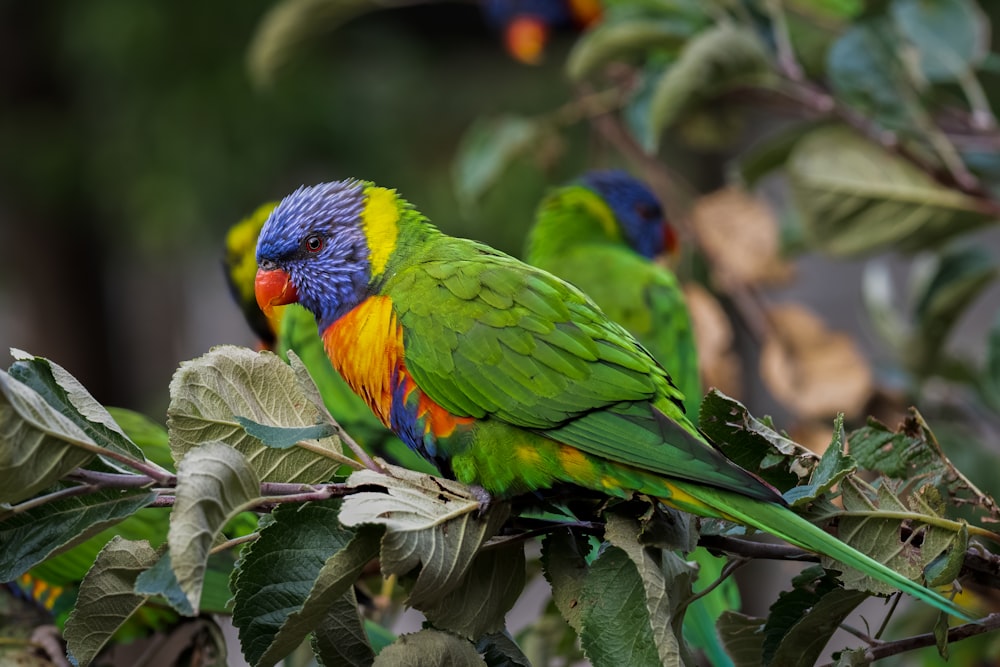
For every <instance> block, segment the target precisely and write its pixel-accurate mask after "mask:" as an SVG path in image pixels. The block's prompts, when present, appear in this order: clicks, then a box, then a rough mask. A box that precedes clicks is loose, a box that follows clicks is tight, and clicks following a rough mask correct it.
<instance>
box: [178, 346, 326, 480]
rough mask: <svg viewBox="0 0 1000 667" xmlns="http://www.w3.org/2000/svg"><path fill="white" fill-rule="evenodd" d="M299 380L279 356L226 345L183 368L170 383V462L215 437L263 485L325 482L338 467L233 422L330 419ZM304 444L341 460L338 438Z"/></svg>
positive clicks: (285, 423)
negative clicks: (246, 464)
mask: <svg viewBox="0 0 1000 667" xmlns="http://www.w3.org/2000/svg"><path fill="white" fill-rule="evenodd" d="M292 363H295V361H294V360H292ZM303 382H304V377H303V376H301V375H298V374H296V372H295V370H294V369H293V368H292V367H291V366H289V365H288V364H286V363H285V362H283V361H282V360H281V359H280V358H279V357H278V356H277V355H275V354H272V353H270V352H259V353H258V352H254V351H252V350H249V349H246V348H242V347H235V346H232V345H223V346H220V347H216V348H213V349H212V350H211V351H210V352H209V353H208V354H205V355H203V356H201V357H199V358H197V359H194V360H192V361H186V362H184V363H182V364H181V366H180V368H179V369H178V370H177V372H176V373H174V377H173V379H172V380H171V382H170V407H169V408H168V410H167V415H168V418H167V428H168V430H169V432H170V446H171V448H172V450H173V454H174V459H175V460H180V459H182V458H183V457H184V456H185V455H186V454H187V452H188V451H189V450H191V449H192V448H193V447H197V446H198V445H200V444H201V443H203V442H208V441H210V440H218V441H221V442H224V443H227V444H229V445H231V446H232V447H234V448H235V449H237V450H238V451H240V452H241V453H242V454H243V455H244V456H245V457H246V459H247V460H248V461H250V465H251V466H252V467H253V470H254V471H255V473H256V475H257V477H258V478H259V479H260V480H261V481H264V482H302V483H304V484H312V483H316V482H321V481H325V480H327V479H329V478H330V477H331V476H332V475H333V474H334V472H335V471H336V470H337V468H338V467H339V463H338V462H337V461H336V460H334V459H332V458H329V457H327V456H324V455H322V454H320V453H317V452H316V451H308V450H306V449H303V448H302V447H292V448H290V449H273V448H271V447H268V446H266V445H265V444H264V443H262V442H261V441H260V440H259V439H258V438H255V437H253V436H252V435H249V434H248V433H247V432H246V431H245V430H244V428H243V427H242V426H241V425H240V423H239V421H237V419H236V418H237V417H245V418H247V419H249V420H252V421H254V422H256V423H258V424H264V425H268V426H277V427H281V428H302V427H312V426H315V425H316V424H320V423H326V422H330V421H331V418H330V416H329V414H328V413H327V412H326V408H325V407H323V406H322V405H321V404H319V405H317V404H316V403H315V402H314V401H313V400H312V399H313V398H314V397H315V396H316V395H317V392H316V390H315V387H310V386H309V385H306V384H303ZM309 444H310V445H312V447H313V448H315V449H316V450H320V451H328V452H330V454H331V455H335V456H339V455H341V447H340V441H339V440H338V439H337V438H332V437H331V438H323V439H320V440H315V441H310V443H309Z"/></svg>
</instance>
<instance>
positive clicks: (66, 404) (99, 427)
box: [9, 350, 146, 472]
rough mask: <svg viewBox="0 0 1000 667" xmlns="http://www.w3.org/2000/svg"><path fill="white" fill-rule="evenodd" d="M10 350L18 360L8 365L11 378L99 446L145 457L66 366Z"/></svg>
mask: <svg viewBox="0 0 1000 667" xmlns="http://www.w3.org/2000/svg"><path fill="white" fill-rule="evenodd" d="M11 353H12V354H13V355H14V358H15V359H17V361H16V362H15V363H14V364H12V365H11V367H10V371H9V372H10V375H11V377H13V378H14V379H15V380H18V381H19V382H22V383H24V384H25V385H27V386H29V387H31V388H32V389H34V390H35V391H37V392H38V394H39V396H41V397H42V398H44V399H45V401H46V402H47V403H48V404H49V405H51V406H52V407H53V408H55V409H56V410H58V411H59V412H60V413H62V414H63V415H64V416H65V417H67V418H69V419H70V420H71V421H72V422H73V423H75V424H76V425H77V426H79V427H80V428H81V429H83V432H84V433H86V434H87V435H88V436H89V437H90V439H91V440H92V441H93V442H94V443H96V444H97V445H98V446H99V447H102V448H103V449H107V450H111V451H113V452H117V453H119V454H123V455H125V456H128V457H130V458H133V459H138V460H140V461H143V460H145V458H146V457H145V456H144V455H143V453H142V450H140V449H139V448H138V447H137V446H136V445H135V443H134V442H132V441H131V440H129V438H128V436H127V435H125V432H124V431H122V429H121V427H120V426H119V425H118V423H117V422H116V421H115V420H114V418H113V417H112V416H111V415H110V414H109V413H108V411H107V409H106V408H105V407H104V406H103V405H101V404H100V403H98V402H97V400H96V399H94V397H93V396H91V395H90V392H88V391H87V390H86V388H84V386H83V385H82V384H80V381H79V380H77V379H76V378H75V377H73V376H72V375H70V374H69V373H68V372H67V371H66V369H64V368H63V367H62V366H60V365H59V364H56V363H53V362H51V361H49V360H48V359H46V358H44V357H36V356H34V355H31V354H28V353H27V352H22V351H21V350H11ZM102 458H104V462H105V463H106V464H108V465H109V466H111V467H112V468H114V469H116V470H119V471H121V472H133V471H132V469H131V468H129V467H127V466H124V465H123V464H122V463H121V462H119V461H116V460H115V459H112V458H107V457H102Z"/></svg>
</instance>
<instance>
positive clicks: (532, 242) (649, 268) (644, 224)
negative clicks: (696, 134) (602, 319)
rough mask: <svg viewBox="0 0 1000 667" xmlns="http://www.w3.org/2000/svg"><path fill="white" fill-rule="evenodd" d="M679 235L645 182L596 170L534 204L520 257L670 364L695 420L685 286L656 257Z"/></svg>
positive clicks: (696, 396)
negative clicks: (556, 279)
mask: <svg viewBox="0 0 1000 667" xmlns="http://www.w3.org/2000/svg"><path fill="white" fill-rule="evenodd" d="M676 245H677V236H676V234H675V233H674V230H673V228H672V227H671V226H670V224H669V223H668V222H667V221H666V220H665V219H664V217H663V209H662V207H661V206H660V202H659V200H657V198H656V195H654V194H653V193H652V192H651V191H650V190H649V188H648V187H646V185H645V184H643V183H642V182H640V181H638V180H636V179H635V178H633V177H632V176H630V175H629V174H627V173H626V172H624V171H621V170H617V169H616V170H609V171H593V172H589V173H587V174H585V175H584V176H583V177H582V178H580V179H579V181H577V182H576V183H574V184H572V185H567V186H564V187H561V188H557V189H556V190H554V191H553V192H552V193H551V194H549V195H548V196H547V197H546V198H545V199H544V200H543V201H542V203H541V205H539V207H538V213H537V215H536V218H535V225H534V226H533V227H532V229H531V231H530V232H529V234H528V243H527V248H526V251H525V261H527V262H528V263H529V264H533V265H535V266H537V267H538V268H540V269H545V270H546V271H548V272H550V273H554V274H555V275H557V276H559V277H560V278H562V279H563V280H566V281H569V282H570V283H572V284H573V285H575V286H576V287H578V288H580V289H581V290H582V291H583V292H584V293H585V294H587V295H588V296H589V297H590V298H592V299H593V300H594V302H595V303H596V304H597V305H598V307H600V308H601V310H603V311H604V314H605V315H607V316H608V317H610V318H611V319H612V320H614V321H615V322H617V323H618V324H621V325H622V326H623V327H625V328H626V329H628V331H629V333H631V334H632V335H633V336H635V338H636V339H637V340H638V341H639V342H640V343H642V345H643V347H645V348H646V350H648V351H649V353H650V354H652V355H653V358H654V359H656V360H657V361H659V362H660V363H661V364H662V365H663V367H664V368H667V369H669V370H670V378H671V380H672V381H673V383H674V385H676V386H677V388H678V389H680V392H681V393H682V394H683V395H684V408H685V410H686V412H687V418H688V420H689V421H691V422H693V423H698V406H699V404H700V403H701V398H702V391H701V379H700V378H699V375H698V354H697V349H696V346H695V341H694V334H693V333H692V330H691V317H690V315H688V310H687V304H686V303H685V302H684V292H683V291H682V290H681V286H680V283H679V282H678V280H677V277H676V276H675V275H674V274H673V273H672V272H671V271H670V270H669V269H667V268H666V267H664V266H662V265H660V264H657V263H655V262H653V261H652V260H653V258H654V257H656V256H658V255H661V254H663V253H671V252H673V251H674V250H675V249H676Z"/></svg>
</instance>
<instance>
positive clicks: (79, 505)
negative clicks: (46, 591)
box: [0, 489, 156, 581]
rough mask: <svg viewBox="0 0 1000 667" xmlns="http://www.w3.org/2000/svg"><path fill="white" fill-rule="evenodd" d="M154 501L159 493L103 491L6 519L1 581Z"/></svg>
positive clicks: (0, 537)
mask: <svg viewBox="0 0 1000 667" xmlns="http://www.w3.org/2000/svg"><path fill="white" fill-rule="evenodd" d="M155 499H156V494H155V493H152V492H150V491H143V490H132V491H119V490H117V489H102V490H100V491H95V492H94V493H88V494H86V495H83V496H74V497H70V498H62V499H60V500H55V501H53V502H51V503H46V504H45V505H41V506H39V507H35V508H32V509H29V510H27V511H25V512H20V513H18V514H13V515H10V516H7V517H4V519H3V522H2V523H0V545H3V546H2V548H0V581H13V580H14V579H16V578H17V577H19V576H21V575H22V574H24V573H25V572H27V571H28V570H29V569H31V568H32V567H34V566H35V565H37V564H38V563H41V562H42V561H44V560H46V559H48V558H51V557H52V556H54V555H55V554H57V553H59V552H61V551H65V550H66V549H68V548H70V547H71V546H73V545H75V544H79V543H80V542H83V541H85V540H87V539H88V538H90V537H91V536H93V535H96V534H97V533H100V532H101V531H103V530H104V529H106V528H108V527H109V526H113V525H115V524H117V523H118V522H120V521H123V520H124V519H127V518H128V517H130V516H131V515H133V514H134V513H135V512H137V511H138V510H139V509H141V508H142V507H145V506H146V505H149V504H150V503H152V502H153V501H154V500H155Z"/></svg>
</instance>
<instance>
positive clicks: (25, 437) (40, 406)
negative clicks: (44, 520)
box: [0, 371, 97, 503]
mask: <svg viewBox="0 0 1000 667" xmlns="http://www.w3.org/2000/svg"><path fill="white" fill-rule="evenodd" d="M96 449H97V444H96V443H95V442H94V441H93V440H91V439H90V436H88V435H87V434H86V433H84V431H83V429H81V428H80V427H79V426H77V425H76V424H75V423H74V422H73V421H72V420H70V419H69V418H68V417H66V416H64V415H63V414H62V413H60V412H59V411H58V410H56V409H55V408H53V407H52V406H51V405H49V404H48V403H47V402H46V401H45V399H44V398H42V396H41V395H39V394H38V392H36V391H34V390H33V389H31V388H30V387H28V386H27V385H25V384H23V383H21V382H18V381H17V380H15V379H14V378H12V377H11V376H10V375H8V374H7V373H6V372H4V371H0V503H16V502H18V501H20V500H24V499H25V498H30V497H31V496H33V495H35V494H36V493H38V492H39V491H42V490H44V489H47V488H49V487H50V486H52V485H53V484H54V483H55V482H56V480H58V479H60V478H61V477H63V475H65V474H66V473H68V472H70V471H71V470H73V469H75V468H78V467H80V466H82V465H84V464H86V463H87V462H88V461H90V460H91V459H92V458H93V457H94V452H93V450H96Z"/></svg>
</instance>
